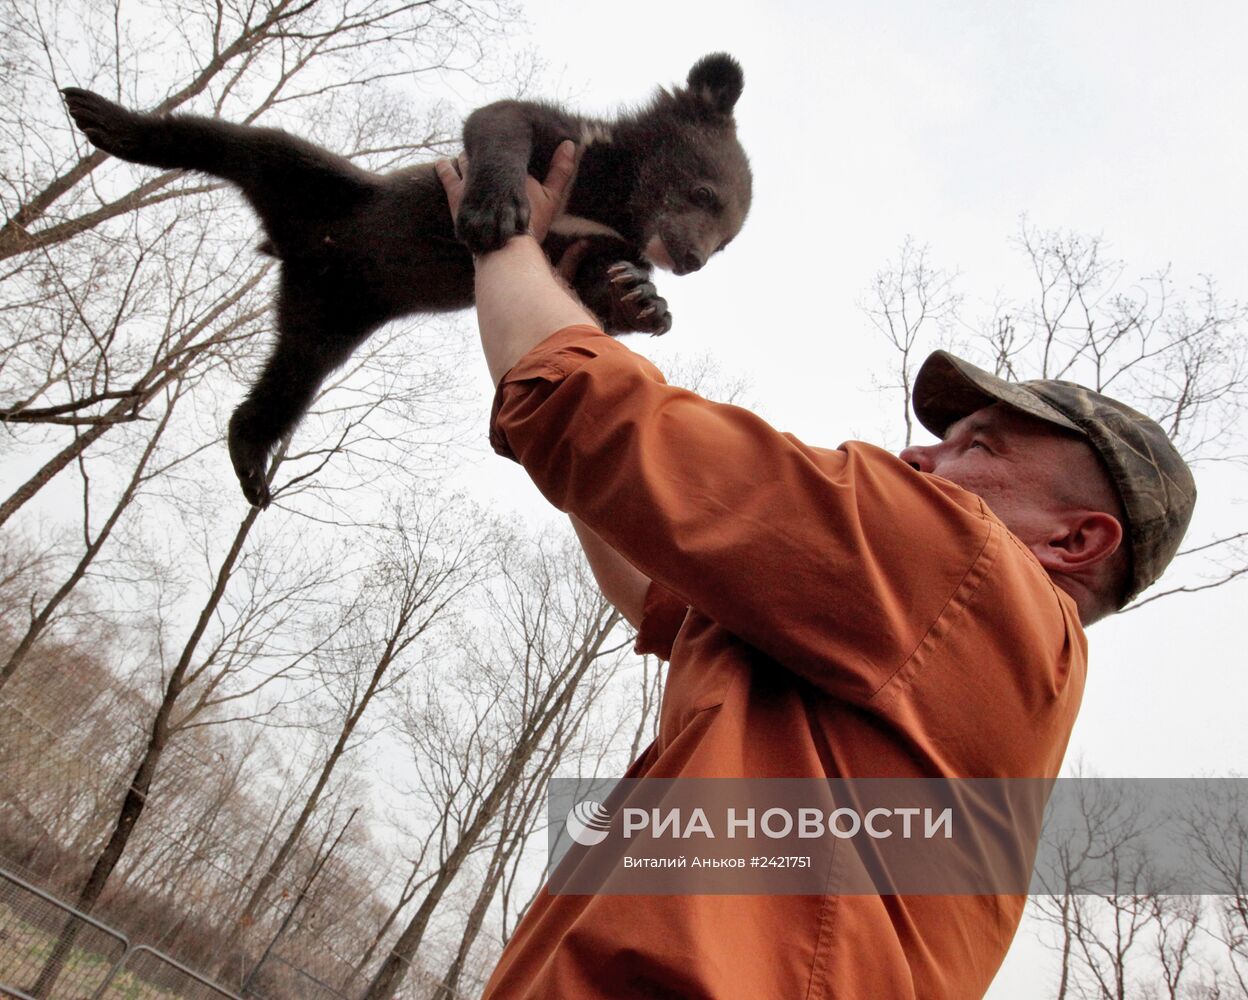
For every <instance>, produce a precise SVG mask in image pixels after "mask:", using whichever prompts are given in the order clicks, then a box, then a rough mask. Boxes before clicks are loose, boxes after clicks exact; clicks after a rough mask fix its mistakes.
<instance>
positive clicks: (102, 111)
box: [61, 87, 149, 160]
mask: <svg viewBox="0 0 1248 1000" xmlns="http://www.w3.org/2000/svg"><path fill="white" fill-rule="evenodd" d="M61 93H62V94H64V95H65V106H66V107H67V108H68V109H69V113H70V115H71V117H72V118H73V119H74V124H75V125H77V126H78V128H79V129H81V130H82V133H83V135H85V136H86V137H87V138H88V139H90V140H91V145H93V146H95V147H97V148H99V149H102V150H104V152H106V153H112V154H113V156H117V157H120V158H121V159H123V160H133V159H135V158H136V157H138V156H140V155H141V154H142V150H143V144H144V141H145V140H146V138H147V133H148V129H149V125H148V123H147V121H146V120H145V119H146V118H147V116H146V115H140V114H138V113H136V112H134V111H129V110H127V109H126V108H123V107H122V106H121V105H120V104H114V103H113V102H112V101H110V100H108V99H107V98H104V97H101V96H100V95H99V94H93V93H91V91H89V90H80V89H79V88H77V87H66V88H65V89H64V90H62V91H61Z"/></svg>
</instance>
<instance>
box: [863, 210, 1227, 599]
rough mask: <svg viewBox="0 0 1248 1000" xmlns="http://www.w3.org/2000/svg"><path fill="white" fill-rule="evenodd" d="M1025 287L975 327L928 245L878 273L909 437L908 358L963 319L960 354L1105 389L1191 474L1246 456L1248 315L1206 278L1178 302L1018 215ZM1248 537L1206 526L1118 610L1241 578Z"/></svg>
mask: <svg viewBox="0 0 1248 1000" xmlns="http://www.w3.org/2000/svg"><path fill="white" fill-rule="evenodd" d="M1015 243H1016V246H1017V248H1018V249H1019V250H1020V251H1021V255H1022V258H1023V260H1024V262H1025V264H1026V266H1027V269H1028V271H1029V273H1030V278H1031V282H1032V288H1033V292H1032V294H1031V296H1030V297H1028V298H1025V299H1022V300H1020V301H1017V302H1010V301H997V302H995V303H994V304H993V306H992V309H991V311H990V314H989V315H988V317H987V318H986V319H983V320H980V321H968V320H966V319H965V318H964V317H963V316H961V308H960V307H961V305H962V300H961V297H960V296H959V295H957V294H955V293H954V292H953V291H952V289H951V284H950V278H949V277H948V275H947V273H946V272H944V271H941V270H940V269H938V268H935V267H933V266H932V265H931V263H930V262H929V260H928V255H927V252H926V248H923V249H922V250H916V249H915V248H914V244H913V242H912V241H911V240H909V239H907V240H906V242H905V243H904V244H903V246H902V249H901V251H900V253H899V256H898V259H897V261H896V262H895V263H893V264H890V265H889V266H888V267H886V268H885V269H884V270H882V271H881V272H880V276H879V277H877V280H876V283H875V287H874V289H873V292H874V295H873V297H872V298H870V299H869V300H868V302H867V304H866V305H865V306H864V308H865V309H866V311H867V314H868V316H869V317H870V319H871V322H872V324H873V325H874V326H875V327H876V329H877V330H879V331H880V332H881V333H882V334H883V335H884V337H885V339H886V340H887V343H888V345H889V347H890V349H891V351H892V352H893V356H894V365H893V367H894V371H895V372H896V383H895V384H896V386H897V387H899V388H900V389H901V391H902V394H903V397H904V401H905V405H906V412H907V423H906V441H907V442H908V441H909V435H910V430H911V425H910V423H909V417H908V414H909V411H910V398H909V397H910V392H911V389H912V378H913V371H914V366H915V362H916V359H917V358H919V357H920V356H921V355H922V354H925V353H926V351H928V350H930V349H932V348H934V347H938V346H946V342H947V337H948V331H949V330H950V328H951V325H952V324H954V323H956V324H959V325H960V328H961V330H962V331H963V333H962V334H961V335H960V336H959V338H958V339H959V345H958V349H959V350H960V351H961V352H962V353H964V354H965V355H966V357H967V358H968V360H970V361H972V362H975V363H977V364H980V365H981V366H982V367H984V368H986V369H988V370H990V371H992V372H994V373H996V374H998V375H1001V376H1003V377H1008V378H1011V379H1027V378H1057V379H1068V380H1071V381H1076V382H1080V383H1082V384H1084V385H1087V386H1090V387H1091V388H1093V389H1096V390H1098V391H1100V392H1105V393H1109V394H1111V395H1113V396H1114V397H1115V398H1117V399H1120V400H1122V401H1123V402H1125V403H1128V404H1130V405H1134V406H1136V407H1137V408H1139V409H1140V410H1142V411H1144V412H1146V413H1148V414H1149V415H1150V416H1152V417H1153V418H1154V419H1156V420H1157V421H1158V422H1159V423H1160V424H1161V425H1162V427H1164V428H1165V430H1166V431H1167V433H1168V434H1169V435H1170V438H1171V440H1172V441H1173V442H1174V444H1175V446H1176V447H1177V448H1178V449H1179V451H1180V452H1181V453H1182V454H1183V456H1184V457H1185V458H1186V459H1187V460H1188V462H1189V463H1191V464H1192V465H1193V467H1194V468H1195V469H1196V470H1197V472H1199V469H1200V467H1201V466H1202V465H1205V464H1208V463H1212V462H1221V463H1233V464H1234V467H1235V468H1236V469H1238V468H1242V467H1243V465H1244V458H1245V455H1248V441H1245V437H1244V435H1245V429H1246V428H1248V420H1246V419H1245V417H1246V416H1248V310H1246V308H1245V306H1243V305H1241V304H1240V303H1238V302H1233V301H1231V302H1228V301H1225V300H1224V298H1223V297H1222V296H1221V294H1220V293H1219V290H1218V288H1217V285H1216V283H1215V282H1214V281H1213V280H1212V279H1210V278H1203V279H1201V281H1200V282H1199V283H1198V285H1197V286H1196V287H1195V288H1194V289H1192V290H1191V292H1190V293H1189V294H1188V295H1187V296H1182V295H1179V294H1178V293H1177V291H1176V289H1175V287H1174V282H1173V280H1172V278H1171V276H1170V274H1169V272H1168V271H1166V270H1163V271H1159V272H1155V273H1153V274H1150V275H1147V276H1146V277H1144V278H1142V279H1140V280H1138V281H1134V282H1131V281H1128V279H1127V267H1126V264H1125V263H1124V262H1123V261H1121V260H1118V259H1115V258H1113V257H1112V256H1111V255H1110V254H1109V252H1108V248H1107V246H1106V244H1105V242H1104V240H1102V239H1101V238H1099V237H1087V236H1082V235H1080V234H1078V233H1073V232H1068V231H1044V230H1040V229H1038V228H1036V227H1034V226H1032V225H1030V224H1029V223H1028V222H1027V221H1026V220H1025V219H1024V220H1023V222H1022V223H1021V225H1020V229H1019V234H1018V237H1017V239H1016V241H1015ZM1246 543H1248V534H1246V533H1245V532H1243V531H1241V530H1237V528H1236V527H1226V528H1223V529H1222V530H1216V529H1215V532H1214V534H1213V536H1212V537H1209V538H1203V539H1200V540H1197V541H1195V542H1194V544H1191V545H1189V546H1188V547H1187V548H1185V549H1183V550H1182V551H1180V552H1179V554H1178V556H1177V558H1176V561H1175V565H1174V568H1173V570H1172V572H1173V573H1174V574H1175V575H1176V576H1177V575H1180V574H1187V575H1188V576H1189V577H1193V579H1192V580H1191V582H1184V583H1181V584H1177V585H1174V586H1170V587H1167V588H1162V589H1157V590H1155V591H1153V592H1152V593H1150V594H1149V595H1148V596H1147V597H1145V598H1143V599H1142V600H1139V601H1136V602H1135V603H1134V604H1132V605H1131V606H1130V607H1129V608H1127V609H1126V610H1128V611H1130V610H1134V609H1135V608H1139V607H1142V606H1144V605H1145V604H1148V603H1151V602H1152V601H1155V600H1159V599H1161V598H1163V597H1168V596H1171V595H1173V594H1177V593H1191V592H1195V591H1199V590H1206V589H1209V588H1212V587H1218V586H1222V585H1224V584H1226V583H1229V582H1231V581H1233V580H1235V579H1238V578H1239V577H1241V576H1243V575H1245V573H1248V544H1246Z"/></svg>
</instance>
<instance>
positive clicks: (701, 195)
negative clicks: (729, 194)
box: [690, 184, 718, 208]
mask: <svg viewBox="0 0 1248 1000" xmlns="http://www.w3.org/2000/svg"><path fill="white" fill-rule="evenodd" d="M690 197H691V198H692V199H693V203H694V204H695V205H697V206H698V208H714V207H715V205H716V204H717V201H718V200H717V199H716V197H715V192H714V191H712V190H711V189H710V188H709V187H707V186H706V185H705V184H700V185H698V186H697V187H696V188H694V189H693V194H692V195H691V196H690Z"/></svg>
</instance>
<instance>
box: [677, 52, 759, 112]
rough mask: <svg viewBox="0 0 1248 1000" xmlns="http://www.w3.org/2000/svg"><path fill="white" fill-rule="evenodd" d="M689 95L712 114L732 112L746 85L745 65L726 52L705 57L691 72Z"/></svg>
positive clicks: (695, 64) (694, 65)
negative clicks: (742, 69)
mask: <svg viewBox="0 0 1248 1000" xmlns="http://www.w3.org/2000/svg"><path fill="white" fill-rule="evenodd" d="M688 83H689V94H690V96H692V97H694V98H695V99H696V100H698V101H699V102H701V103H702V104H703V105H704V106H705V107H706V109H707V110H708V111H710V112H712V113H713V114H718V115H728V114H731V113H732V108H733V105H735V104H736V103H737V98H738V97H740V96H741V89H742V88H743V87H744V86H745V74H744V73H742V72H741V64H740V63H738V62H737V61H736V60H735V59H733V58H732V56H730V55H728V54H727V53H726V52H714V53H712V54H711V55H709V56H703V57H702V58H701V59H699V60H698V61H697V62H696V63H694V64H693V69H691V70H690V71H689V80H688Z"/></svg>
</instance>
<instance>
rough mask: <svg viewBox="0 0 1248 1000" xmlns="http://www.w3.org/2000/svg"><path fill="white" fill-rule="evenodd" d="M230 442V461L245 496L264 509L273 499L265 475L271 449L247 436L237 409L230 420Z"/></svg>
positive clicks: (252, 503)
mask: <svg viewBox="0 0 1248 1000" xmlns="http://www.w3.org/2000/svg"><path fill="white" fill-rule="evenodd" d="M228 443H229V448H230V462H231V464H233V466H234V474H235V475H236V476H238V485H239V486H241V487H242V489H243V496H244V497H246V498H247V502H248V503H249V504H251V505H252V506H253V507H259V508H260V509H261V510H264V508H265V507H267V506H268V505H269V504H270V503H271V502H272V500H273V495H272V494H271V493H270V492H269V484H268V479H267V477H266V475H265V467H266V465H267V464H268V457H269V449H268V448H267V447H265V446H263V445H260V444H257V443H256V442H255V441H252V440H251V439H250V438H249V437H248V436H247V433H246V432H245V430H244V429H243V421H241V420H239V419H238V417H237V411H236V413H235V417H234V418H233V419H231V421H230V432H229V435H228Z"/></svg>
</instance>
